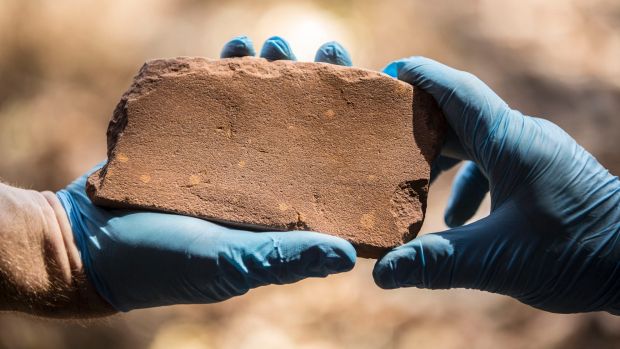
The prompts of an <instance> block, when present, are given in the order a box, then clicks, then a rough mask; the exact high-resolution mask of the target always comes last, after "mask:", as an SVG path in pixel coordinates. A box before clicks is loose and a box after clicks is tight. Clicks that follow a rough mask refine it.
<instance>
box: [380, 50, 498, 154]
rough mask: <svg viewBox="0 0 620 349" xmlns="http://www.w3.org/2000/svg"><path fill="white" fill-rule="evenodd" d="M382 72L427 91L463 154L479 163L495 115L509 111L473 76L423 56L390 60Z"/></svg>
mask: <svg viewBox="0 0 620 349" xmlns="http://www.w3.org/2000/svg"><path fill="white" fill-rule="evenodd" d="M384 72H385V73H386V74H388V75H391V76H394V77H398V79H400V80H403V81H406V82H408V83H410V84H412V85H415V86H419V87H420V88H422V89H424V90H425V91H427V92H428V93H430V94H431V95H432V96H433V97H434V98H435V100H436V101H437V103H438V104H439V106H440V107H441V109H442V111H443V113H444V115H445V116H446V119H447V121H448V123H449V125H450V127H451V128H452V130H453V131H454V133H455V135H456V136H457V137H458V140H459V141H460V142H459V143H460V145H461V146H462V147H463V150H464V153H465V154H463V155H464V156H466V157H467V158H468V159H472V160H474V161H476V162H478V163H480V160H481V158H483V156H481V154H479V153H480V151H482V150H484V149H483V148H484V145H485V144H488V143H489V141H490V140H492V136H494V135H495V133H494V132H496V131H497V130H496V127H497V126H498V120H499V118H500V117H502V116H505V115H507V114H508V113H509V112H510V108H509V107H508V105H507V104H506V103H505V102H504V101H503V100H502V99H501V98H500V97H498V96H497V95H496V94H495V92H493V91H492V90H491V89H490V88H489V87H488V86H487V85H486V84H485V83H483V82H482V81H480V80H479V79H478V78H477V77H475V76H474V75H472V74H470V73H467V72H463V71H459V70H456V69H453V68H450V67H448V66H446V65H443V64H441V63H438V62H436V61H434V60H432V59H428V58H425V57H411V58H405V59H401V60H398V61H394V62H392V63H390V64H389V65H388V66H386V67H385V68H384ZM490 143H492V142H490ZM454 151H456V152H458V149H456V150H454ZM487 155H488V154H487ZM452 157H455V156H452Z"/></svg>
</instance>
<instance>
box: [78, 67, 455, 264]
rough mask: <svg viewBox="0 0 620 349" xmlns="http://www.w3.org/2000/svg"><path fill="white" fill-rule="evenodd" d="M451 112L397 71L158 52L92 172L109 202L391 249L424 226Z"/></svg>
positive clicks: (371, 254)
mask: <svg viewBox="0 0 620 349" xmlns="http://www.w3.org/2000/svg"><path fill="white" fill-rule="evenodd" d="M445 130H446V122H445V119H444V117H443V115H442V114H441V112H440V110H439V108H438V106H437V104H436V103H435V101H434V100H433V98H432V97H431V96H430V95H428V94H427V93H425V92H424V91H422V90H420V89H418V88H415V87H412V86H410V85H409V84H406V83H403V82H401V81H398V80H396V79H393V78H391V77H388V76H387V75H384V74H381V73H377V72H373V71H368V70H364V69H358V68H351V67H341V66H336V65H330V64H324V63H302V62H291V61H275V62H268V61H266V60H264V59H258V58H232V59H222V60H209V59H205V58H187V57H184V58H173V59H158V60H152V61H149V62H147V63H146V64H145V65H144V66H143V67H142V68H141V69H140V71H139V73H138V75H137V76H136V77H135V79H134V82H133V84H132V85H131V87H130V88H129V90H128V91H127V92H125V94H124V95H123V96H122V98H121V100H120V102H119V103H118V105H117V107H116V109H115V110H114V113H113V116H112V120H111V121H110V125H109V128H108V131H107V140H108V162H107V164H106V165H105V166H104V167H103V168H102V169H101V170H99V171H97V172H95V173H94V174H92V175H91V176H90V177H89V178H88V182H87V193H88V195H89V196H90V198H91V200H92V201H93V202H94V203H95V204H97V205H101V206H105V207H113V208H131V209H146V210H155V211H162V212H171V213H177V214H183V215H189V216H195V217H199V218H204V219H208V220H211V221H215V222H218V223H222V224H226V225H232V226H234V227H238V228H242V229H251V230H258V231H260V230H284V231H291V234H294V231H295V230H313V231H318V232H323V233H327V234H331V235H335V236H339V237H341V238H343V239H346V240H348V241H350V242H351V243H352V244H353V245H354V246H355V247H356V249H357V252H358V255H359V256H360V257H368V258H378V257H380V256H381V255H382V254H384V253H385V252H387V251H388V250H390V249H392V248H394V247H396V246H399V245H401V244H403V243H405V242H407V241H409V240H411V239H413V238H414V237H415V236H416V235H417V233H418V231H419V230H420V228H421V226H422V222H423V221H424V215H425V210H426V200H427V193H428V189H429V177H430V165H431V162H432V161H433V159H434V158H435V157H436V156H437V155H438V153H439V150H440V147H441V145H442V143H443V139H444V134H445Z"/></svg>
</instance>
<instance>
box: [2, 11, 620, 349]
mask: <svg viewBox="0 0 620 349" xmlns="http://www.w3.org/2000/svg"><path fill="white" fill-rule="evenodd" d="M239 34H247V35H249V36H251V37H252V38H253V39H254V40H255V43H256V46H257V49H260V46H261V43H262V41H263V40H264V39H265V38H267V37H268V36H271V35H276V34H277V35H282V36H284V37H286V38H287V39H289V40H290V42H291V45H292V47H293V49H294V50H295V51H296V52H297V53H298V56H299V57H300V58H301V59H303V60H311V59H312V57H313V51H314V50H315V49H316V48H317V47H318V45H320V44H321V43H322V42H324V41H328V40H331V39H336V40H340V41H341V42H342V43H343V44H344V45H345V46H346V47H347V48H349V50H350V51H351V54H352V56H353V60H354V64H355V65H357V66H361V67H365V68H370V69H380V68H381V67H382V66H384V65H385V64H386V63H387V62H389V61H390V60H392V59H396V58H400V57H404V56H410V55H424V56H428V57H432V58H434V59H437V60H439V61H442V62H444V63H447V64H449V65H452V66H455V67H457V68H459V69H463V70H467V71H470V72H472V73H474V74H476V75H478V76H479V77H480V78H481V79H483V80H484V81H486V82H487V83H488V84H489V85H490V86H491V87H492V88H493V89H494V90H495V91H496V92H498V94H499V95H500V96H502V97H503V98H504V99H505V100H506V101H507V102H508V103H509V104H510V105H511V106H512V107H514V108H516V109H520V110H521V111H523V112H524V113H526V114H529V115H535V116H540V117H545V118H548V119H550V120H552V121H554V122H556V123H557V124H559V125H560V126H561V127H563V128H564V129H566V130H567V131H568V132H569V133H570V134H571V135H572V136H573V137H574V138H576V139H577V141H578V142H579V143H581V144H582V145H584V147H585V148H586V149H588V150H589V151H590V152H592V153H593V154H594V155H595V156H596V157H597V158H598V159H599V160H600V161H601V162H602V163H603V164H604V165H605V166H606V167H608V168H609V169H610V171H611V172H612V173H615V174H618V173H620V154H619V153H618V151H617V149H618V148H619V146H620V115H618V110H620V64H619V63H618V62H620V2H618V1H616V0H571V1H566V0H546V1H542V0H521V1H518V0H507V1H494V0H471V1H461V2H450V1H443V0H439V1H433V2H429V1H423V0H417V1H406V0H386V1H369V0H366V1H303V2H290V1H261V2H252V1H249V0H247V1H242V0H241V1H240V0H237V1H227V2H222V1H199V0H181V1H165V0H154V1H147V0H139V1H138V0H134V1H122V0H111V1H105V2H102V1H95V0H88V1H78V0H62V1H44V0H39V1H36V0H25V1H24V0H2V4H1V5H0V178H2V179H3V180H4V181H6V182H9V183H12V184H15V185H19V186H23V187H29V188H34V189H53V190H58V189H60V188H62V187H63V186H65V185H66V184H67V183H69V181H71V180H72V179H73V178H74V177H77V176H78V175H80V174H81V173H82V172H84V171H86V170H87V169H89V168H90V167H91V166H93V165H94V164H96V163H97V162H99V161H100V160H101V159H103V158H104V157H105V147H106V144H105V130H106V127H107V123H108V120H109V118H110V116H111V113H112V110H113V108H114V106H115V105H116V102H117V101H118V99H119V97H120V95H121V94H122V92H123V91H124V90H125V89H126V88H127V87H128V85H129V83H130V81H131V79H132V76H133V75H134V74H135V73H136V71H137V69H138V68H139V67H140V66H141V64H142V63H143V62H144V61H145V60H147V59H150V58H156V57H171V56H181V55H189V56H192V55H194V56H206V57H213V58H215V57H217V56H218V55H219V51H220V48H221V46H222V44H223V43H224V42H226V41H227V40H228V39H229V38H231V37H232V36H235V35H239ZM454 172H455V171H452V172H450V173H448V174H447V175H445V176H443V177H442V178H441V179H440V180H439V181H438V182H437V183H436V184H435V185H434V186H433V187H432V188H431V193H430V198H429V207H428V218H427V221H426V222H425V224H424V227H423V231H424V232H425V233H428V232H433V231H439V230H443V229H445V225H444V224H443V222H442V216H443V207H444V205H445V203H446V200H447V196H448V194H449V190H450V182H451V178H452V176H453V175H454ZM488 209H489V203H488V200H487V201H486V202H485V204H484V205H483V207H482V208H481V209H480V211H479V212H478V215H477V216H476V218H480V217H483V216H485V215H486V214H487V213H488ZM372 266H373V261H370V260H360V261H359V262H358V265H357V266H356V267H355V269H354V270H353V271H352V272H350V273H346V274H342V275H337V276H330V277H329V278H327V279H324V280H323V279H321V280H305V281H302V282H300V283H297V284H294V285H289V286H268V287H263V288H260V289H256V290H253V291H251V292H250V293H249V294H248V295H246V296H244V297H240V298H236V299H232V300H230V301H226V302H224V303H220V304H215V305H194V306H174V307H166V308H158V309H150V310H141V311H134V312H131V313H128V314H123V315H118V316H114V317H111V318H108V319H105V320H98V321H92V322H89V323H85V324H83V323H82V324H78V323H72V322H55V321H49V320H42V319H36V318H32V317H28V316H23V315H17V314H7V313H3V314H0V348H66V347H71V348H82V347H88V348H112V347H113V348H169V347H175V348H250V347H252V348H254V347H258V348H262V347H269V348H291V347H299V348H413V347H415V348H495V347H497V346H498V345H499V346H501V347H503V348H569V349H570V348H583V347H590V348H616V347H620V318H616V317H613V316H610V315H607V314H602V313H597V314H582V315H555V314H549V313H545V312H541V311H538V310H536V309H533V308H530V307H528V306H525V305H522V304H520V303H518V302H517V301H514V300H512V299H509V298H506V297H502V296H497V295H493V294H488V293H482V292H477V291H471V290H451V291H428V290H418V289H401V290H396V291H384V290H381V289H379V288H378V287H376V286H375V285H374V283H373V281H372V276H371V270H372Z"/></svg>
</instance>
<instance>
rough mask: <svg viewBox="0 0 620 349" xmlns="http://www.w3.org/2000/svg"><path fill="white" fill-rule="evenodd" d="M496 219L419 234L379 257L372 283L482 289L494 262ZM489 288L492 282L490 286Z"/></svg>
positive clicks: (489, 279) (497, 235) (498, 238)
mask: <svg viewBox="0 0 620 349" xmlns="http://www.w3.org/2000/svg"><path fill="white" fill-rule="evenodd" d="M496 222H497V223H499V220H497V219H495V217H492V216H489V217H486V218H485V219H482V220H479V221H477V222H474V223H472V224H469V225H466V226H463V227H458V228H455V229H451V230H447V231H444V232H440V233H434V234H426V235H422V236H420V237H418V238H416V239H413V240H412V241H410V242H409V243H407V244H405V245H402V246H399V247H397V248H395V249H394V250H392V251H390V252H389V253H387V254H386V255H385V256H384V257H383V258H382V259H380V260H379V261H378V262H377V263H376V264H375V268H374V270H373V277H374V279H375V283H376V284H377V285H378V286H379V287H381V288H385V289H393V288H399V287H411V286H414V287H418V288H430V289H448V288H457V287H464V288H477V289H484V288H485V287H487V286H490V285H487V284H486V283H488V282H492V281H493V280H492V279H493V278H492V276H493V275H494V273H495V272H496V270H495V268H496V267H497V265H495V264H494V263H493V257H494V256H493V253H494V252H495V251H494V249H495V247H496V246H498V244H499V245H500V246H501V245H502V244H501V237H502V234H501V230H497V228H498V227H497V224H495V223H496ZM491 288H492V286H491Z"/></svg>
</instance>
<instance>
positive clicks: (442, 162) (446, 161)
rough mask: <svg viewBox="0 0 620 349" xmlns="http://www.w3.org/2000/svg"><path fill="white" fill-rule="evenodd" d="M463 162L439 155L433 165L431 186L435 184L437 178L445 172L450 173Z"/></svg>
mask: <svg viewBox="0 0 620 349" xmlns="http://www.w3.org/2000/svg"><path fill="white" fill-rule="evenodd" d="M459 162H461V160H459V159H453V158H450V157H447V156H443V155H439V156H438V157H437V159H435V161H433V164H432V165H431V184H433V182H435V180H436V179H437V177H439V175H440V174H442V173H443V172H445V171H448V170H449V169H451V168H452V167H454V166H456V164H458V163H459Z"/></svg>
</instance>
